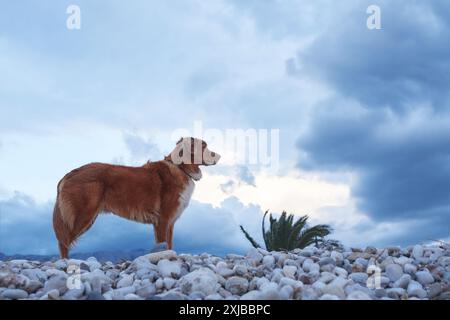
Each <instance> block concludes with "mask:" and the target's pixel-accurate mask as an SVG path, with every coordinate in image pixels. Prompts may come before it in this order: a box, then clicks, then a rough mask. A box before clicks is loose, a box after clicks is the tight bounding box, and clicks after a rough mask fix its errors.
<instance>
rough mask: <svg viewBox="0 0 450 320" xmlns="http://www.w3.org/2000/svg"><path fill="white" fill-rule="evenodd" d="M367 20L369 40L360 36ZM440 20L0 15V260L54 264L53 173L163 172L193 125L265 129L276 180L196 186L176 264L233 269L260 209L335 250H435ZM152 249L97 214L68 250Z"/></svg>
mask: <svg viewBox="0 0 450 320" xmlns="http://www.w3.org/2000/svg"><path fill="white" fill-rule="evenodd" d="M70 4H76V5H78V6H79V7H80V8H81V29H80V30H72V31H70V30H68V29H67V28H66V19H67V14H66V8H67V7H68V6H69V5H70ZM371 4H377V5H379V6H380V8H381V17H382V20H381V21H382V29H381V30H369V29H368V28H367V27H366V19H367V17H368V15H367V13H366V9H367V7H368V6H369V5H371ZM449 18H450V4H448V1H444V0H441V1H439V0H434V1H428V2H418V1H412V0H401V1H395V2H392V1H356V0H354V1H353V0H347V1H344V2H340V3H339V4H338V3H336V2H335V1H324V0H321V1H300V0H295V1H294V0H286V1H237V0H228V1H226V0H215V1H199V0H197V1H194V0H192V1H170V2H168V1H132V2H131V3H125V2H123V1H118V0H116V1H113V0H109V1H106V0H102V1H100V0H97V1H58V2H55V1H40V2H39V4H36V3H35V2H32V1H30V0H28V1H27V0H23V1H19V2H8V3H4V4H2V10H1V11H0V112H1V113H0V114H1V115H2V116H1V117H0V252H5V253H42V254H48V253H55V252H56V251H57V246H56V243H55V239H54V236H53V231H52V229H51V211H52V206H53V202H54V198H55V196H56V184H57V182H58V181H59V179H60V178H61V177H62V176H63V175H64V174H65V173H66V172H67V171H69V170H71V169H73V168H76V167H78V166H80V165H83V164H85V163H89V162H93V161H102V162H109V163H123V164H128V165H139V164H140V163H143V162H145V161H146V160H148V159H152V160H158V159H161V158H162V157H163V156H164V155H165V154H167V153H168V152H169V151H170V150H171V148H172V146H173V141H172V140H171V134H172V133H173V132H174V130H176V129H178V128H188V129H189V128H192V126H193V124H194V122H195V121H201V122H202V124H203V126H204V127H207V128H214V129H219V130H225V129H228V128H238V129H246V128H256V129H280V167H279V170H277V171H276V172H273V171H267V170H266V168H264V167H263V166H257V165H256V166H255V165H254V166H248V167H247V166H236V165H233V164H230V163H227V162H226V161H224V162H223V163H221V164H220V165H218V166H217V167H214V168H207V169H205V170H204V179H202V180H201V181H200V182H198V183H197V187H196V191H195V193H194V197H193V201H192V203H191V205H190V207H189V208H188V209H187V210H186V211H185V213H184V214H183V216H182V217H181V218H180V220H179V222H178V223H177V225H176V229H175V230H176V231H175V246H176V249H177V250H179V251H189V252H194V251H195V252H202V251H209V252H213V253H223V252H242V251H244V250H246V249H247V248H248V246H249V245H248V243H247V242H246V240H245V239H244V238H243V236H242V235H241V234H240V231H239V229H238V226H239V224H241V223H242V224H244V225H245V226H246V227H247V228H248V229H249V230H250V231H251V233H253V234H255V236H256V235H258V236H259V232H260V218H261V216H262V213H263V212H264V211H265V210H267V209H270V210H272V211H274V212H281V211H282V210H287V211H288V212H292V213H295V214H298V215H301V214H309V215H310V216H311V220H312V222H313V223H328V224H331V225H332V226H333V227H334V229H335V233H334V238H337V239H339V240H341V241H342V242H343V243H345V244H348V245H361V246H364V245H368V244H371V245H388V244H394V245H408V244H411V243H416V242H425V241H428V240H430V239H448V238H449V237H450V231H449V230H450V212H449V210H450V200H449V199H450V197H449V195H450V194H449V190H450V188H449V187H450V162H449V160H450V142H449V141H450V139H449V138H450V121H449V120H450V113H449V111H450V106H449V103H450V99H449V98H450V92H449V89H448V88H449V87H450V76H449V75H450V40H449V38H448V34H449V31H450V30H449V29H450V25H449V22H448V21H449ZM214 147H216V148H219V150H217V149H216V151H219V152H220V153H222V154H224V153H225V155H227V152H226V150H220V146H217V145H216V146H214V143H212V149H214ZM152 242H153V235H152V234H151V228H150V227H149V226H145V225H140V224H137V223H133V222H129V221H125V220H122V219H120V218H117V217H114V216H111V215H105V216H102V217H100V218H99V219H98V221H97V222H96V224H95V225H94V227H93V228H92V229H91V230H90V231H89V232H88V233H87V234H86V235H85V236H84V237H83V238H82V239H81V241H80V243H79V244H78V246H77V247H76V250H77V251H93V250H114V249H120V250H123V249H135V248H150V247H151V246H152Z"/></svg>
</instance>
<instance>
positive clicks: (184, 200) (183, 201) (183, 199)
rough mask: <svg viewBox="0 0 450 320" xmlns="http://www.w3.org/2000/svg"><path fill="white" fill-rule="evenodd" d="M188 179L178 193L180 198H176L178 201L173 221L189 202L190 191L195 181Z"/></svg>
mask: <svg viewBox="0 0 450 320" xmlns="http://www.w3.org/2000/svg"><path fill="white" fill-rule="evenodd" d="M188 180H189V182H188V184H187V185H186V187H185V188H184V190H183V191H182V192H181V193H180V198H179V200H178V202H179V204H178V209H177V212H176V213H175V218H174V221H176V220H177V219H178V218H179V217H180V215H181V214H182V213H183V211H184V209H186V207H187V206H188V204H189V201H190V200H191V197H192V193H193V192H194V188H195V183H194V181H192V180H191V179H188Z"/></svg>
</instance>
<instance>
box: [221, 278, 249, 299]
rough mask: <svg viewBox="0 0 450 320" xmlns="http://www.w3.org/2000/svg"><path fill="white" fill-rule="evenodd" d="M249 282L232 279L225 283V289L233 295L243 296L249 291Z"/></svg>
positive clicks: (241, 279) (242, 279)
mask: <svg viewBox="0 0 450 320" xmlns="http://www.w3.org/2000/svg"><path fill="white" fill-rule="evenodd" d="M248 285H249V284H248V280H247V279H245V278H241V277H231V278H229V279H228V280H227V281H226V282H225V289H226V290H228V291H230V292H231V293H232V294H236V295H243V294H244V293H246V292H247V290H248Z"/></svg>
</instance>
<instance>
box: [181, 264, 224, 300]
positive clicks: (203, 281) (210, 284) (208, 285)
mask: <svg viewBox="0 0 450 320" xmlns="http://www.w3.org/2000/svg"><path fill="white" fill-rule="evenodd" d="M178 284H179V287H180V288H181V291H182V292H183V293H185V294H190V293H192V292H195V291H199V292H203V293H204V294H205V295H210V294H214V293H216V292H217V290H218V289H219V283H218V280H217V276H216V275H215V273H214V272H213V271H211V270H210V269H208V268H200V269H198V270H195V271H194V272H191V273H188V274H187V275H185V276H183V277H182V278H181V279H180V280H179V281H178Z"/></svg>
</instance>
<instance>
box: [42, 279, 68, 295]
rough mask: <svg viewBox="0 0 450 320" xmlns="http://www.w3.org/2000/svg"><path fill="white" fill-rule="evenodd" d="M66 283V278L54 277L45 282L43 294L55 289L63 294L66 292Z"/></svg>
mask: <svg viewBox="0 0 450 320" xmlns="http://www.w3.org/2000/svg"><path fill="white" fill-rule="evenodd" d="M66 283H67V276H66V277H64V276H60V275H55V276H53V277H51V278H50V279H48V280H47V282H45V285H44V292H45V293H48V292H49V291H51V290H55V289H56V290H58V291H59V292H60V293H61V294H64V293H66V291H67V290H68V288H67V286H66Z"/></svg>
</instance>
